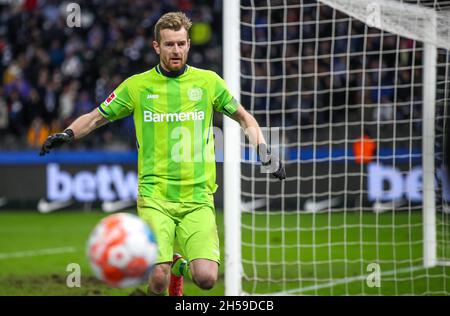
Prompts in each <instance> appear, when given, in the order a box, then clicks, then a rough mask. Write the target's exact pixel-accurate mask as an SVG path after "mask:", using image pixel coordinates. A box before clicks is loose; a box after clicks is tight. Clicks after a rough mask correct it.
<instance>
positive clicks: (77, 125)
mask: <svg viewBox="0 0 450 316" xmlns="http://www.w3.org/2000/svg"><path fill="white" fill-rule="evenodd" d="M108 122H109V121H108V120H107V119H106V118H104V117H103V116H102V115H101V114H100V113H99V112H98V110H97V109H94V110H93V111H91V112H89V113H86V114H84V115H81V116H80V117H78V118H77V119H76V120H75V121H74V122H73V123H72V124H70V125H69V127H67V128H66V129H65V130H64V132H61V133H56V134H52V135H50V136H49V137H48V138H47V139H46V140H45V142H44V144H42V149H41V152H40V153H39V154H40V155H41V156H43V155H45V154H48V153H49V152H50V149H53V148H57V147H60V146H61V145H63V144H64V143H70V142H72V141H74V140H75V139H79V138H82V137H84V136H86V135H88V134H89V133H90V132H92V131H93V130H94V129H96V128H98V127H100V126H103V125H105V124H106V123H108Z"/></svg>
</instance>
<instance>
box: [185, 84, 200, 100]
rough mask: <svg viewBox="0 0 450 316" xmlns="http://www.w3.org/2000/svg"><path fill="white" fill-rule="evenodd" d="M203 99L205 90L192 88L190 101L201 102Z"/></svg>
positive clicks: (189, 91)
mask: <svg viewBox="0 0 450 316" xmlns="http://www.w3.org/2000/svg"><path fill="white" fill-rule="evenodd" d="M202 97H203V90H202V89H201V88H197V87H194V88H190V89H189V90H188V98H189V100H190V101H200V100H201V99H202Z"/></svg>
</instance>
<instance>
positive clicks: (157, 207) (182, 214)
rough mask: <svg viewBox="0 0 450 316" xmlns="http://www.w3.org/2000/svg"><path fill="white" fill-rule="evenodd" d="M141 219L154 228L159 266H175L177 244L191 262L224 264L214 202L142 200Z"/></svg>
mask: <svg viewBox="0 0 450 316" xmlns="http://www.w3.org/2000/svg"><path fill="white" fill-rule="evenodd" d="M137 210H138V215H139V216H140V217H141V218H142V219H143V220H144V221H145V222H146V223H148V224H149V225H150V227H151V229H152V230H153V232H154V233H155V235H156V241H157V242H158V260H157V263H163V262H172V256H173V252H174V249H173V247H174V242H175V240H177V242H178V245H179V246H180V248H181V252H182V253H183V255H184V256H185V258H186V259H187V260H188V261H192V260H195V259H209V260H212V261H215V262H217V263H219V264H220V248H219V236H218V234H217V225H216V213H215V209H214V200H213V196H212V195H211V202H208V203H196V202H170V201H164V200H159V199H155V198H149V197H142V196H140V197H138V201H137Z"/></svg>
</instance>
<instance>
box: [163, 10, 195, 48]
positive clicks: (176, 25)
mask: <svg viewBox="0 0 450 316" xmlns="http://www.w3.org/2000/svg"><path fill="white" fill-rule="evenodd" d="M191 26H192V22H191V20H190V19H189V18H188V17H187V16H186V14H184V13H183V12H169V13H166V14H164V15H163V16H162V17H160V18H159V20H158V22H156V25H155V39H156V41H157V42H158V43H159V42H160V40H161V30H165V29H169V30H173V31H179V30H180V29H181V28H182V27H184V28H185V29H186V31H188V33H189V30H190V28H191ZM188 37H189V35H188Z"/></svg>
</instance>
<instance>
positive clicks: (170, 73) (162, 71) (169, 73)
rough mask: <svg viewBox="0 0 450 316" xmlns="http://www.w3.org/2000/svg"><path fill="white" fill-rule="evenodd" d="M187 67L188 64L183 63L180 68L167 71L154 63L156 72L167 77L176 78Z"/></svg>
mask: <svg viewBox="0 0 450 316" xmlns="http://www.w3.org/2000/svg"><path fill="white" fill-rule="evenodd" d="M187 69H188V65H187V64H185V65H184V67H183V68H181V69H180V70H178V71H167V70H165V69H164V68H163V67H161V66H160V65H159V64H158V65H156V67H155V70H156V72H157V73H159V74H160V75H163V76H166V77H169V78H176V77H179V76H181V75H182V74H184V73H185V72H186V71H187Z"/></svg>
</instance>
